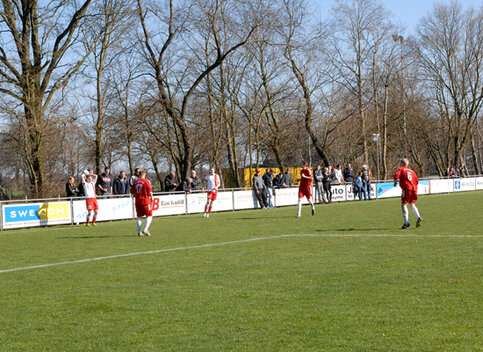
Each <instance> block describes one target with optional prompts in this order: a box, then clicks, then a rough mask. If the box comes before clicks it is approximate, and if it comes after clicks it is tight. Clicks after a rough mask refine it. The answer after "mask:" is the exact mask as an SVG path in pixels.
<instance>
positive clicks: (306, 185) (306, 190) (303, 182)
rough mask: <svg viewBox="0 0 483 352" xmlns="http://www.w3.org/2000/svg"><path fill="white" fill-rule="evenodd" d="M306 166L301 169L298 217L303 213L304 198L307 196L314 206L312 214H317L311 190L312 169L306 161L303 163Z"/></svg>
mask: <svg viewBox="0 0 483 352" xmlns="http://www.w3.org/2000/svg"><path fill="white" fill-rule="evenodd" d="M302 164H303V166H304V168H303V169H302V171H300V184H299V202H298V204H297V210H298V212H297V217H298V218H300V217H301V216H302V215H301V213H302V198H303V197H306V198H307V200H308V201H309V203H310V206H311V207H312V215H314V214H315V205H314V203H313V202H312V192H311V190H310V184H311V183H312V180H313V177H312V171H310V169H309V165H308V163H307V162H306V161H304V162H303V163H302Z"/></svg>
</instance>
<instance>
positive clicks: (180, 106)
mask: <svg viewBox="0 0 483 352" xmlns="http://www.w3.org/2000/svg"><path fill="white" fill-rule="evenodd" d="M137 4H138V16H139V20H140V22H141V27H142V33H143V38H142V43H143V46H144V50H145V59H146V60H147V62H148V63H149V65H150V66H151V69H152V72H153V78H154V80H155V82H156V85H157V88H158V90H159V96H160V101H161V104H162V106H163V108H164V110H165V112H166V114H167V115H168V116H169V118H170V119H171V120H172V122H173V125H174V126H175V129H176V131H175V132H176V136H178V137H179V147H180V148H179V154H178V155H176V160H175V161H176V166H177V169H179V170H180V171H179V174H181V176H182V178H188V177H189V175H190V172H191V164H192V159H193V145H192V141H191V133H190V128H189V127H190V126H189V116H188V115H189V109H190V102H191V99H192V96H193V93H194V92H195V91H196V89H197V88H198V86H199V84H200V83H201V82H202V81H203V80H204V79H205V78H206V76H207V75H208V74H209V73H210V72H212V71H213V70H214V69H216V68H217V67H219V66H220V65H221V64H222V63H223V61H224V60H225V59H226V58H227V57H228V56H229V55H230V54H232V53H233V52H234V51H236V50H237V49H238V48H240V47H242V46H243V45H245V44H246V43H247V42H248V40H249V38H250V36H251V34H252V32H253V30H254V28H255V27H256V24H248V25H246V26H241V27H240V28H231V30H234V31H233V32H231V31H230V32H229V33H224V32H223V34H224V35H227V36H231V37H232V38H239V39H237V42H236V43H234V44H229V46H228V47H223V44H224V43H226V42H227V41H225V40H223V39H222V38H220V37H219V35H218V32H217V31H214V32H213V37H212V52H213V58H212V61H211V62H210V63H209V64H207V65H204V64H203V63H204V61H203V60H197V57H196V50H195V52H193V51H184V50H182V49H181V48H180V47H178V48H177V49H180V50H179V54H175V53H174V52H173V50H176V49H175V48H174V46H175V41H176V40H183V39H184V40H185V43H190V44H194V43H196V42H197V33H196V31H195V28H193V27H191V28H190V22H189V21H190V20H192V21H193V20H194V19H195V18H197V19H196V20H200V18H201V19H203V20H205V21H208V23H210V25H211V26H214V27H216V26H219V25H221V24H220V23H219V21H221V22H223V18H222V16H221V17H220V13H221V12H222V11H221V9H222V8H224V7H225V6H228V5H230V6H234V5H236V2H231V1H202V2H195V3H194V4H192V5H191V6H188V5H187V4H181V6H180V8H175V6H174V3H173V0H170V1H169V11H168V13H164V12H163V11H162V9H159V8H156V7H155V6H151V7H149V8H148V9H147V10H145V9H144V7H143V4H142V1H141V0H138V2H137ZM183 5H186V6H183ZM240 6H241V5H240ZM183 8H185V12H184V13H183V12H182V10H181V9H183ZM193 9H194V10H197V12H196V14H195V13H192V11H194V10H193ZM238 10H240V9H238ZM237 12H238V11H237ZM150 15H152V17H150ZM147 21H150V22H149V23H150V24H149V25H148V24H147ZM156 21H157V22H158V23H159V24H160V25H161V27H163V26H164V30H165V35H164V37H163V38H160V37H157V38H153V34H151V32H150V31H149V30H148V27H149V28H150V29H154V27H153V25H154V23H155V22H156ZM191 30H192V31H191ZM153 32H154V30H153ZM159 41H161V42H162V45H157V43H158V42H159ZM188 49H189V48H188ZM200 52H203V49H202V48H201V50H200ZM183 55H184V56H183ZM171 60H173V61H176V65H172V62H171ZM195 64H198V65H195ZM188 73H190V74H188Z"/></svg>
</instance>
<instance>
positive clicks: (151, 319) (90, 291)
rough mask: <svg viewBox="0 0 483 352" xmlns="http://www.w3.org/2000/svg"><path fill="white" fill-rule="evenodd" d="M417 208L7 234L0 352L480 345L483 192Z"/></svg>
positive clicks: (374, 207)
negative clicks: (146, 229)
mask: <svg viewBox="0 0 483 352" xmlns="http://www.w3.org/2000/svg"><path fill="white" fill-rule="evenodd" d="M418 205H419V209H420V212H421V215H422V216H423V218H424V222H423V226H422V227H421V228H418V229H416V228H414V227H411V228H409V229H406V230H401V229H400V227H401V225H402V222H403V221H402V215H401V210H400V206H399V200H398V199H386V200H377V201H372V202H351V203H340V204H331V205H320V206H317V212H316V214H315V216H311V215H310V208H309V207H304V209H303V211H302V218H300V219H296V218H295V214H296V208H295V207H286V208H278V209H274V210H258V211H257V210H249V211H239V212H226V213H214V214H212V216H211V217H210V218H209V219H204V218H202V217H201V215H199V214H198V215H190V216H176V217H165V218H155V219H154V220H153V224H152V226H151V229H150V230H151V233H152V234H153V236H152V237H150V238H146V237H141V238H138V237H137V236H135V235H136V225H135V221H123V222H110V223H100V224H99V225H98V226H97V228H85V227H83V226H81V227H77V226H67V227H52V228H39V229H24V230H16V231H4V232H1V233H0V312H1V314H0V351H2V352H3V351H435V352H436V351H437V352H441V351H482V347H481V346H482V332H483V321H482V316H483V309H482V303H483V302H482V297H483V294H482V292H483V291H482V288H483V282H482V281H483V280H482V279H483V270H482V269H483V265H482V264H483V250H482V249H483V192H471V193H457V194H451V195H435V196H425V197H420V200H419V201H418ZM410 219H411V220H412V226H414V224H415V220H414V215H413V214H412V212H411V214H410ZM282 235H291V236H282ZM147 251H153V252H151V253H143V252H147ZM130 253H131V254H132V253H137V254H135V255H129V256H118V255H122V254H130ZM106 256H113V257H112V258H104V259H99V260H90V261H85V262H78V261H79V260H82V259H89V258H100V257H106ZM62 262H64V264H60V265H56V266H50V267H42V268H31V269H26V270H18V271H11V272H7V271H5V270H6V269H12V268H25V267H28V266H37V265H42V264H55V263H62ZM65 262H66V263H65ZM69 262H70V263H69Z"/></svg>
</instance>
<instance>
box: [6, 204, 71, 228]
mask: <svg viewBox="0 0 483 352" xmlns="http://www.w3.org/2000/svg"><path fill="white" fill-rule="evenodd" d="M2 223H3V228H6V229H11V228H19V227H31V226H45V225H57V224H70V223H71V212H70V202H45V203H29V204H12V205H4V206H3V207H2Z"/></svg>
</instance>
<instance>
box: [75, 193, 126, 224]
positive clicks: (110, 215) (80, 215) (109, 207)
mask: <svg viewBox="0 0 483 352" xmlns="http://www.w3.org/2000/svg"><path fill="white" fill-rule="evenodd" d="M97 204H98V205H99V211H98V213H97V221H108V220H122V219H132V218H133V217H134V214H133V201H132V199H131V198H130V197H126V198H113V199H97ZM72 207H73V210H74V223H76V224H77V223H84V222H86V218H87V209H86V201H85V200H74V201H73V202H72Z"/></svg>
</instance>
